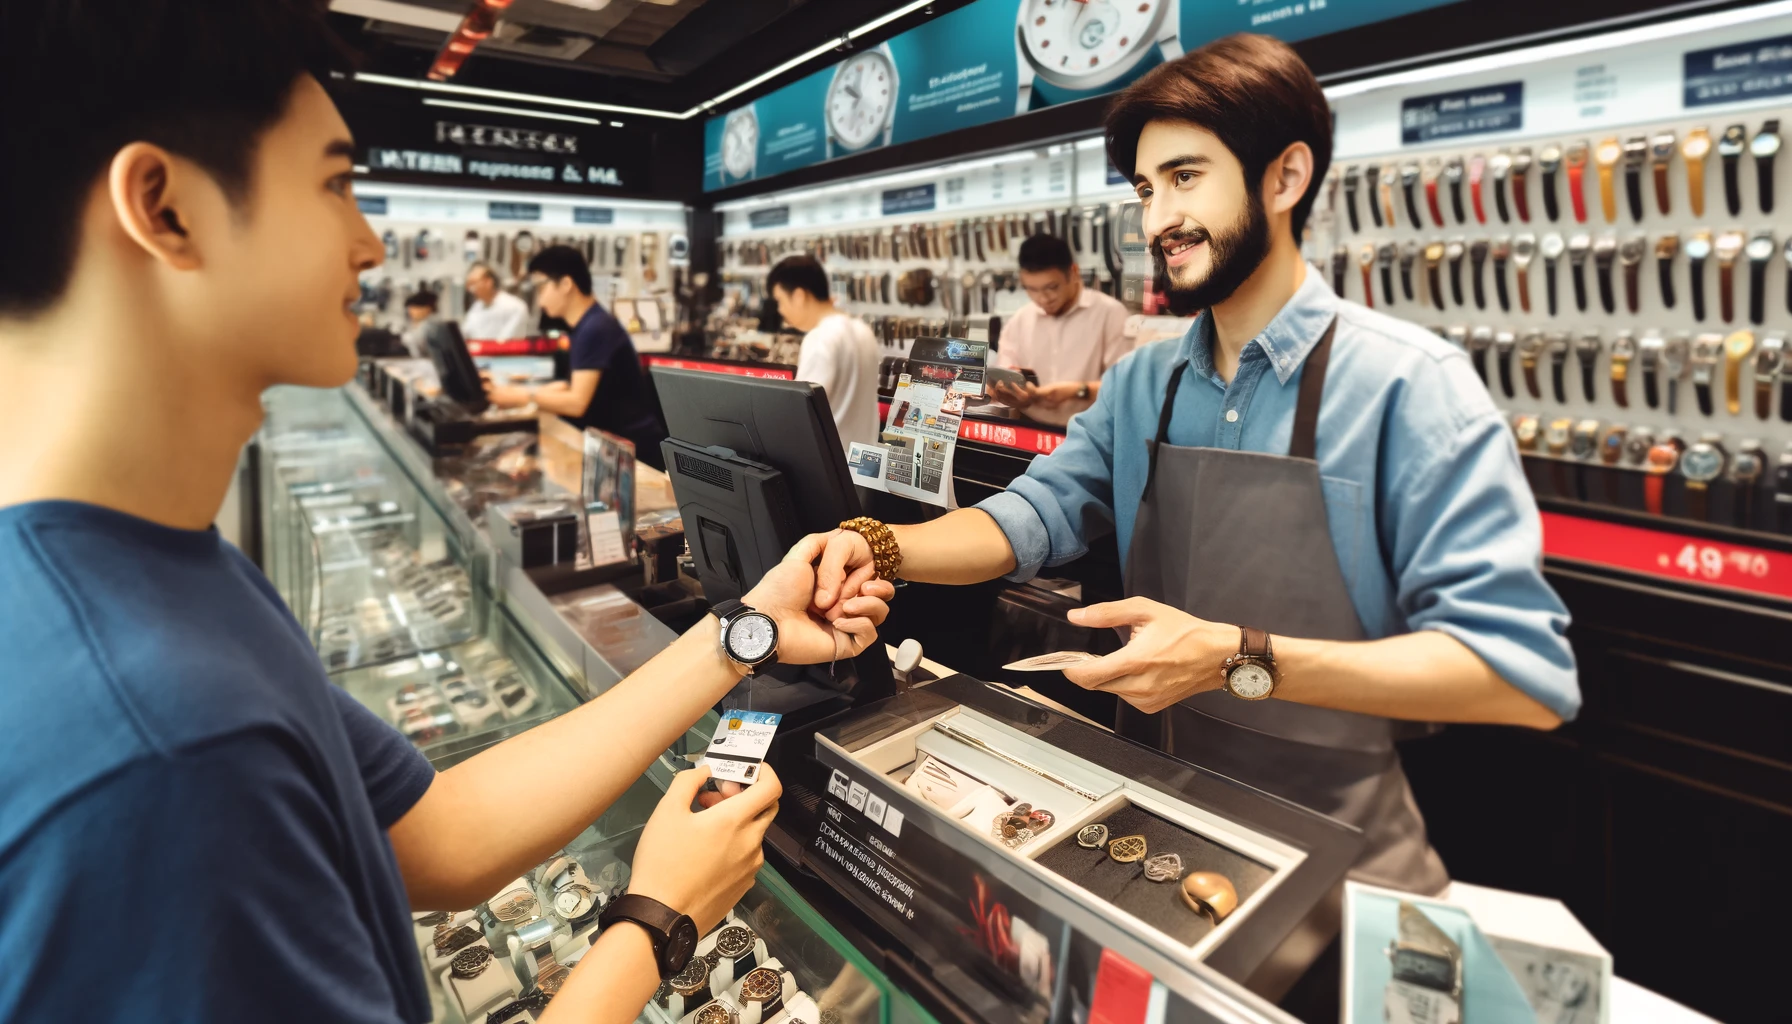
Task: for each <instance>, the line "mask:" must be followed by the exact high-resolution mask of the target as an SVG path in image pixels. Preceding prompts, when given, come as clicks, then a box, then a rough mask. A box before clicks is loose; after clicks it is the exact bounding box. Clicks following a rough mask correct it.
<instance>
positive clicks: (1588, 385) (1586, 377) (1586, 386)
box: [1580, 359, 1598, 402]
mask: <svg viewBox="0 0 1792 1024" xmlns="http://www.w3.org/2000/svg"><path fill="white" fill-rule="evenodd" d="M1593 370H1594V366H1593V360H1591V359H1582V360H1581V361H1580V390H1581V394H1582V395H1584V396H1585V397H1586V399H1587V401H1589V402H1591V401H1593V400H1594V399H1595V398H1597V397H1598V395H1597V393H1596V392H1595V391H1594V390H1593Z"/></svg>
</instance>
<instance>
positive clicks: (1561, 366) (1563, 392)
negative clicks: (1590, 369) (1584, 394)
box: [1549, 352, 1568, 405]
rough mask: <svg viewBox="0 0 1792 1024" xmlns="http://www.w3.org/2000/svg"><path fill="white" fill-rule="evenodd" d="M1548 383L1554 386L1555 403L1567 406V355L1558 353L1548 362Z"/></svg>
mask: <svg viewBox="0 0 1792 1024" xmlns="http://www.w3.org/2000/svg"><path fill="white" fill-rule="evenodd" d="M1550 363H1551V365H1550V368H1549V382H1550V384H1552V385H1553V386H1554V390H1555V393H1556V401H1557V402H1558V403H1560V404H1562V405H1566V404H1568V353H1566V352H1559V353H1557V354H1556V355H1555V356H1554V358H1552V359H1551V360H1550Z"/></svg>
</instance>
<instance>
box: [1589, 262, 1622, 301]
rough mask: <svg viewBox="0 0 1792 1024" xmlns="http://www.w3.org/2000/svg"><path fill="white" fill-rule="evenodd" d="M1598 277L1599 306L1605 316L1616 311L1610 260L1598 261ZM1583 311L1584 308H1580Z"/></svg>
mask: <svg viewBox="0 0 1792 1024" xmlns="http://www.w3.org/2000/svg"><path fill="white" fill-rule="evenodd" d="M1597 272H1598V275H1599V305H1600V306H1602V307H1604V308H1605V311H1606V313H1607V314H1611V313H1616V312H1617V311H1618V300H1617V296H1616V294H1615V292H1614V291H1613V287H1612V264H1611V261H1610V260H1600V261H1599V263H1598V267H1597ZM1581 308H1582V309H1583V310H1584V309H1586V307H1585V306H1582V307H1581Z"/></svg>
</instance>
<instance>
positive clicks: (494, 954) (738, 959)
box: [256, 387, 926, 1024]
mask: <svg viewBox="0 0 1792 1024" xmlns="http://www.w3.org/2000/svg"><path fill="white" fill-rule="evenodd" d="M265 405H266V407H267V413H268V415H267V421H266V424H265V425H264V428H263V430H262V433H261V436H260V438H259V441H258V445H259V456H258V465H257V471H256V481H257V499H258V502H259V506H260V510H259V520H260V527H261V538H262V544H261V546H262V560H263V563H264V566H263V567H264V570H265V571H266V572H267V574H268V576H269V578H270V579H271V580H272V581H273V582H274V585H275V586H276V588H277V589H278V590H279V592H280V593H281V595H282V596H283V597H284V598H285V599H286V600H287V601H288V603H289V604H290V605H291V606H292V608H293V610H294V613H295V614H296V615H297V616H298V618H299V620H300V622H301V623H302V624H303V625H304V627H305V628H306V629H307V630H308V631H309V632H310V634H311V636H312V638H313V640H314V641H315V642H316V644H317V646H318V650H319V653H320V655H321V656H322V657H323V658H324V661H325V664H326V667H327V668H328V669H329V672H330V675H331V678H332V679H333V680H334V681H335V682H336V683H337V684H338V685H340V686H342V687H343V688H344V689H345V690H347V691H348V692H349V693H350V694H351V695H353V696H354V697H355V698H356V699H357V700H359V701H360V702H361V703H363V704H364V705H366V706H367V707H369V708H371V709H372V710H374V711H375V712H376V713H377V714H379V715H381V716H382V717H384V718H385V719H386V720H388V721H390V722H392V723H393V724H394V725H395V726H396V727H398V728H399V729H400V730H401V731H402V732H404V734H405V735H406V736H407V737H409V738H410V740H411V741H412V742H413V743H415V744H416V745H417V746H418V748H419V749H421V750H422V751H423V752H424V753H425V754H426V755H427V756H428V757H429V758H430V760H431V762H432V763H434V764H435V765H436V766H437V767H438V768H447V767H450V766H452V765H454V764H456V763H459V762H460V761H463V760H465V759H467V758H468V757H471V756H472V755H473V754H475V753H477V752H478V751H479V750H481V749H484V748H485V747H487V746H490V745H492V744H494V743H497V742H499V741H500V740H503V739H505V738H507V737H509V736H513V735H516V734H517V733H520V732H522V731H524V730H526V729H529V728H531V727H533V726H535V725H538V724H540V723H541V722H544V721H547V720H548V719H551V718H553V717H555V716H558V715H560V714H563V713H565V712H567V711H569V710H571V709H573V708H575V707H577V706H578V704H579V703H580V702H581V701H582V700H583V699H585V698H586V696H587V693H588V691H587V688H586V685H585V680H584V678H582V675H583V673H582V670H581V669H582V663H581V662H580V660H579V659H578V658H577V657H574V656H571V655H569V654H567V653H566V652H564V651H561V650H558V649H555V648H554V647H553V646H552V645H548V644H544V643H543V642H541V641H540V639H539V638H540V637H541V636H542V635H543V632H544V631H543V630H542V629H540V628H530V624H527V623H525V622H523V621H522V618H523V617H526V616H527V614H528V609H531V608H536V609H540V608H549V609H551V608H553V607H554V606H552V605H550V604H548V602H547V601H546V599H545V598H544V597H543V595H541V594H539V593H537V594H533V595H522V596H521V599H520V598H519V595H510V594H506V593H505V592H504V591H503V581H505V580H513V581H514V580H516V579H517V577H516V575H515V574H507V573H506V572H505V571H503V569H502V568H501V567H500V566H499V565H498V564H497V563H498V562H499V559H498V558H497V557H496V556H495V555H494V553H493V549H492V545H491V544H490V542H489V540H488V539H487V537H486V535H485V532H484V530H483V529H482V527H481V526H480V525H479V519H480V511H481V509H482V505H483V503H484V502H485V500H487V499H489V498H490V497H491V496H492V495H493V494H496V493H498V492H500V491H507V492H508V493H510V494H515V493H516V491H517V490H518V486H517V482H518V481H519V480H523V479H525V478H526V476H527V469H526V467H518V466H517V465H515V464H512V465H510V466H506V467H501V468H498V469H496V470H494V469H493V468H492V462H493V459H492V458H491V457H489V454H488V456H483V457H482V456H481V454H480V452H479V451H467V450H461V451H457V452H453V453H446V454H445V455H444V456H443V457H441V458H436V459H432V458H431V457H430V456H429V455H428V454H426V453H424V452H423V451H422V450H421V448H419V447H418V446H416V445H415V444H414V442H413V441H412V440H411V439H410V438H409V437H408V436H407V435H406V434H405V432H404V431H402V430H401V429H399V428H398V425H397V423H396V421H394V420H391V419H390V418H387V417H386V414H385V410H384V408H383V406H382V405H381V404H379V403H376V402H373V401H371V400H370V399H368V398H367V396H366V395H364V394H360V393H357V392H356V391H354V390H353V388H352V387H351V388H350V389H344V390H342V391H309V390H302V389H294V388H281V389H276V390H274V391H272V392H270V393H269V394H268V395H267V397H266V399H265ZM477 447H479V448H483V449H484V450H485V451H486V452H487V453H490V452H497V456H496V457H497V458H499V459H510V460H513V463H514V460H515V459H516V458H517V457H518V453H517V452H516V450H515V446H513V445H509V444H508V443H506V442H494V440H493V439H491V438H481V439H479V444H478V446H477ZM494 472H495V473H496V474H497V476H496V477H494V476H493V473H494ZM500 477H501V478H502V479H498V478H500ZM525 579H526V577H525ZM625 603H626V602H625ZM614 604H616V602H615V601H611V602H609V603H605V602H603V601H594V600H592V599H589V598H587V599H584V600H583V601H582V602H581V604H580V607H583V608H584V609H585V614H586V615H587V617H589V616H591V615H599V614H602V613H603V612H604V610H605V609H609V610H610V611H612V612H614V611H615V610H616V609H615V608H612V605H614ZM628 611H629V613H630V614H633V615H636V616H639V615H643V614H645V613H644V612H642V611H641V610H640V609H639V608H638V607H635V606H633V605H630V606H629V609H628ZM636 632H639V630H637V631H636ZM630 635H633V634H632V633H631V634H630ZM641 653H643V654H645V653H646V652H641ZM631 667H632V666H631ZM606 671H608V670H606ZM615 674H616V675H620V674H621V673H620V672H616V673H615ZM716 722H717V717H716V716H715V715H714V713H713V712H712V713H711V714H709V715H708V716H706V718H705V721H703V722H699V723H698V724H697V725H696V726H695V727H694V728H693V729H692V730H691V732H690V734H689V735H688V736H687V737H685V738H684V739H683V740H681V741H680V743H679V744H677V745H676V746H675V747H674V748H673V750H672V751H668V752H667V753H666V754H665V755H663V756H662V757H661V758H660V760H659V761H657V762H656V763H655V764H654V765H653V767H652V768H651V769H650V770H649V772H648V773H647V774H646V775H644V776H643V777H642V778H641V779H640V780H639V781H637V782H636V783H635V784H634V786H632V787H631V788H630V789H629V790H628V791H627V793H625V795H624V796H623V797H622V799H620V800H619V801H617V803H616V804H615V805H614V806H612V807H611V808H610V809H609V811H608V812H606V813H605V814H604V816H603V817H602V818H601V819H599V820H598V821H597V822H595V823H593V824H592V825H591V826H590V827H589V828H587V829H586V830H585V831H584V832H583V833H581V834H580V836H579V837H578V838H577V839H576V840H574V841H573V842H572V843H571V844H569V845H568V846H567V847H566V848H564V849H563V850H561V851H559V852H558V853H557V854H556V855H555V856H554V857H552V858H550V859H549V860H548V861H546V862H544V863H543V864H540V865H537V866H535V867H534V868H532V869H531V870H530V871H529V872H528V873H526V874H525V875H523V876H521V877H519V878H517V879H516V880H514V881H513V882H511V883H509V884H507V885H506V886H504V888H503V890H502V891H500V892H498V893H494V894H493V895H492V897H491V898H490V899H488V900H487V901H486V902H484V903H481V904H480V905H478V906H476V907H471V908H467V909H465V910H462V911H459V912H455V913H448V912H438V913H426V914H418V915H415V922H416V928H415V935H416V939H417V946H418V955H419V957H420V959H421V962H422V964H423V968H424V972H425V975H426V977H427V979H428V982H429V987H430V992H431V998H432V1001H433V1004H434V1008H435V1020H436V1021H439V1022H443V1024H460V1022H485V1021H491V1022H494V1024H495V1022H504V1021H519V1022H526V1021H533V1020H535V1019H536V1016H537V1015H538V1014H539V1013H540V1012H541V1010H542V1008H543V1007H544V1006H545V1005H546V1003H547V1001H548V1000H549V999H551V997H552V994H553V992H555V991H557V989H558V985H559V983H560V982H561V980H563V978H564V976H565V975H566V973H567V972H568V971H569V970H570V968H571V967H572V966H573V965H575V964H577V962H578V960H579V958H580V956H582V955H583V953H584V952H585V951H586V950H589V949H590V948H591V943H592V941H593V940H594V937H595V935H596V933H597V918H598V914H599V913H600V912H601V911H602V909H603V908H604V907H605V906H606V905H607V904H608V903H609V901H610V900H611V899H613V898H615V897H616V896H617V895H619V894H621V892H622V891H623V890H624V889H625V888H626V886H627V884H628V876H629V864H630V861H631V859H632V857H633V854H634V847H635V843H636V841H637V840H638V838H639V836H640V832H641V829H642V827H643V826H644V825H645V823H646V821H647V819H648V817H649V816H650V815H651V814H652V812H653V809H654V807H655V806H656V805H657V804H658V802H659V799H660V795H661V793H663V792H664V789H665V786H666V784H667V783H668V782H669V781H670V779H671V777H672V774H673V772H675V771H677V770H680V769H683V768H687V767H690V761H689V759H688V757H687V756H686V755H685V753H684V752H685V751H701V750H702V749H704V747H705V746H706V744H707V738H708V736H709V734H710V732H712V731H713V730H714V729H715V727H716ZM699 952H700V954H702V955H701V956H700V957H698V958H697V959H695V960H693V962H692V965H691V967H690V968H689V969H688V970H687V971H686V972H685V974H684V975H681V976H680V977H679V978H676V979H674V980H673V983H668V984H667V985H665V986H662V988H661V990H660V992H659V993H657V994H656V996H655V998H654V999H653V1001H652V1002H651V1003H650V1004H649V1005H648V1007H647V1008H646V1010H645V1011H644V1013H643V1015H642V1017H641V1020H642V1021H643V1022H647V1024H680V1022H691V1021H698V1020H702V1021H705V1022H707V1021H709V1020H710V1019H712V1018H714V1019H719V1020H724V1021H729V1022H738V1024H761V1022H763V1024H773V1022H776V1024H797V1022H802V1024H820V1022H821V1021H824V1020H825V1021H830V1022H833V1021H838V1022H840V1024H886V1022H890V1021H892V1020H902V1021H910V1020H914V1021H919V1020H925V1019H926V1018H925V1016H924V1015H921V1014H919V1013H918V1012H914V1011H912V1010H911V1011H903V1010H901V1007H904V1006H906V1005H908V1004H907V1003H906V1001H905V1000H902V999H901V998H900V997H894V998H893V997H892V995H891V993H892V991H893V990H892V987H891V985H890V983H889V981H888V979H886V978H885V977H884V976H883V975H882V974H881V973H880V972H879V971H878V970H877V969H876V968H875V967H873V966H872V964H871V963H870V962H869V961H868V960H866V959H865V957H864V955H863V954H862V953H860V952H859V951H857V950H856V949H854V947H853V946H852V945H851V944H850V943H849V942H848V941H847V940H846V939H845V938H844V937H843V936H842V935H841V934H840V933H839V932H838V931H837V930H836V929H834V927H833V926H831V925H830V924H829V923H828V922H827V921H826V920H825V919H824V918H823V916H822V915H821V914H819V913H818V912H817V911H816V910H815V909H814V908H813V907H811V906H810V905H809V904H808V903H807V902H805V901H804V900H803V899H802V898H801V897H800V896H799V895H797V893H796V891H795V890H794V889H792V888H791V886H790V885H789V884H788V883H787V882H786V881H785V880H784V879H783V878H782V877H781V876H779V875H778V874H777V873H776V872H775V871H774V870H773V869H771V868H769V867H768V868H766V869H764V870H763V871H762V872H761V875H760V877H759V879H758V881H757V883H756V884H755V886H754V887H753V889H752V890H751V891H750V892H749V893H748V894H747V896H746V897H745V898H744V899H743V900H742V901H741V902H740V903H739V904H738V905H737V906H736V907H735V908H734V910H733V911H732V912H731V913H730V915H729V917H728V919H727V920H726V921H725V922H723V924H722V925H720V926H719V927H717V928H716V929H713V930H712V931H711V933H710V934H709V935H706V936H704V938H703V941H702V944H701V945H700V946H699ZM712 1006H713V1007H714V1008H713V1009H710V1010H709V1014H708V1016H704V1015H703V1013H702V1011H704V1009H705V1008H706V1007H712ZM893 1011H894V1014H895V1015H894V1016H893ZM718 1014H720V1016H719V1017H718V1016H717V1015H718Z"/></svg>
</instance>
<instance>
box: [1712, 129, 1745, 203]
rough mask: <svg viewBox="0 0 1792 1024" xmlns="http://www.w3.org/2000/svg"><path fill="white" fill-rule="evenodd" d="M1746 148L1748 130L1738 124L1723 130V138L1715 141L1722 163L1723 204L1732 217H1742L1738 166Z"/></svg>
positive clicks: (1740, 183)
mask: <svg viewBox="0 0 1792 1024" xmlns="http://www.w3.org/2000/svg"><path fill="white" fill-rule="evenodd" d="M1746 148H1748V129H1747V128H1744V127H1743V126H1742V125H1739V124H1733V125H1731V126H1730V127H1728V128H1725V129H1724V135H1723V138H1721V139H1718V140H1717V155H1718V156H1720V157H1722V158H1723V161H1724V202H1725V203H1726V204H1727V205H1728V206H1729V208H1730V216H1732V217H1740V216H1742V182H1741V181H1740V180H1739V178H1740V176H1741V175H1740V171H1739V170H1738V165H1739V164H1740V163H1741V162H1742V151H1743V150H1744V149H1746Z"/></svg>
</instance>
